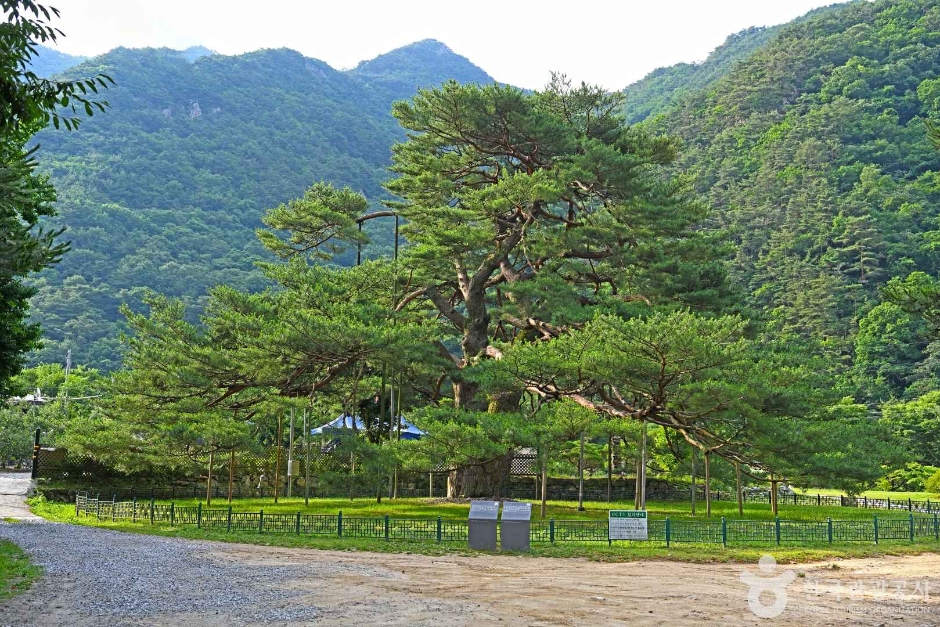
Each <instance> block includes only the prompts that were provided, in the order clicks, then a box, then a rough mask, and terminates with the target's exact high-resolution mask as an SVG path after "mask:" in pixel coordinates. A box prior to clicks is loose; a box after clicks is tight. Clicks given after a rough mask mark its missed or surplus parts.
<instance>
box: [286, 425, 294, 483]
mask: <svg viewBox="0 0 940 627" xmlns="http://www.w3.org/2000/svg"><path fill="white" fill-rule="evenodd" d="M287 442H288V444H287V446H288V449H287V498H290V497H291V496H293V494H294V466H293V464H294V408H293V407H291V408H290V428H289V433H288V434H287Z"/></svg>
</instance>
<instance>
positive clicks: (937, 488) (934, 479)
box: [924, 470, 940, 494]
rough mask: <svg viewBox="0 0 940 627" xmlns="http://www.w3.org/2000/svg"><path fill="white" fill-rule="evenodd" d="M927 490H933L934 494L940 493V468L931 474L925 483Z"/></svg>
mask: <svg viewBox="0 0 940 627" xmlns="http://www.w3.org/2000/svg"><path fill="white" fill-rule="evenodd" d="M924 487H925V489H926V490H927V492H933V493H934V494H940V470H938V471H937V472H935V473H933V474H932V475H930V477H929V478H928V479H927V481H926V483H925V484H924Z"/></svg>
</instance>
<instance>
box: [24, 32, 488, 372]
mask: <svg viewBox="0 0 940 627" xmlns="http://www.w3.org/2000/svg"><path fill="white" fill-rule="evenodd" d="M45 57H46V52H45V51H42V52H41V53H40V56H39V58H40V59H43V58H45ZM99 72H100V73H104V74H107V75H109V76H111V77H112V78H114V80H115V82H116V83H117V85H116V86H114V87H113V88H112V89H111V90H110V92H109V94H108V100H109V103H110V105H111V107H110V109H109V110H108V112H107V115H98V116H94V117H92V118H90V119H88V120H86V121H85V122H84V123H83V124H82V125H81V127H80V129H79V130H77V131H75V132H73V133H57V132H55V131H54V130H53V129H50V130H48V131H46V132H43V133H40V134H38V135H37V136H36V138H35V140H34V141H35V142H37V143H38V144H39V145H41V147H42V150H41V153H40V156H41V162H42V168H43V171H45V172H47V173H48V174H49V175H50V177H51V180H52V182H53V183H54V184H55V186H56V189H57V190H58V197H59V201H58V203H57V208H58V212H59V217H58V218H57V220H56V223H57V224H62V225H65V226H67V227H68V239H69V240H71V242H72V250H71V253H70V254H69V255H68V256H67V257H66V258H65V259H63V261H62V262H61V263H60V264H59V265H57V266H55V267H53V268H50V269H49V270H47V271H46V272H45V273H43V274H42V275H41V276H40V278H39V279H38V280H37V281H36V286H37V287H38V289H39V292H38V294H37V295H36V296H35V298H34V299H33V309H32V311H33V316H34V319H35V320H36V321H38V322H40V323H41V324H42V326H43V329H44V332H45V338H46V339H45V346H44V348H43V349H41V350H40V351H39V352H38V353H36V354H35V355H34V361H36V362H43V361H59V362H61V361H62V360H63V359H64V356H65V352H66V350H67V349H69V348H71V349H72V351H73V355H74V356H75V359H76V360H78V361H80V362H81V363H84V364H88V365H92V366H95V367H98V368H103V369H113V368H116V367H117V366H118V365H119V363H120V357H119V354H120V348H119V340H118V335H119V333H120V329H121V327H120V326H119V325H120V322H119V321H120V320H121V319H122V316H121V315H120V314H119V312H118V308H119V306H120V305H121V303H122V302H131V303H135V302H139V298H138V296H139V293H140V290H141V289H142V288H148V289H153V290H157V291H159V292H163V293H167V294H171V295H174V296H181V297H185V298H186V299H187V302H190V303H194V304H195V303H198V302H200V299H203V298H204V297H205V296H206V294H207V293H208V290H209V289H210V288H211V287H214V286H215V285H218V284H222V283H226V284H229V285H233V286H237V287H243V288H246V289H254V290H258V289H261V288H262V287H263V286H264V285H265V282H264V280H263V278H262V277H261V275H260V273H258V272H257V271H256V269H255V267H254V263H255V260H256V259H257V258H258V257H259V256H260V255H261V254H262V249H261V248H260V246H259V245H258V243H257V240H256V238H255V236H254V231H255V229H256V228H258V227H259V226H261V221H260V219H261V215H262V213H263V211H264V209H265V208H267V207H270V206H273V205H276V204H278V203H280V202H285V201H287V200H288V199H290V198H292V197H295V196H297V195H299V194H300V193H301V192H302V191H303V190H304V189H305V188H306V187H307V186H308V185H309V184H310V183H311V181H315V180H319V179H325V180H330V181H333V182H335V183H336V184H338V185H349V186H350V187H352V188H353V189H355V190H358V191H361V192H363V193H364V194H366V195H367V197H369V198H370V199H371V200H372V201H373V202H374V203H375V202H378V200H379V199H380V198H382V197H383V194H384V192H383V190H382V187H381V184H382V182H383V181H384V180H385V178H386V177H387V173H386V171H385V168H386V166H387V165H388V163H389V159H390V155H391V145H392V144H393V143H394V142H395V141H397V140H399V139H401V137H402V132H401V130H400V128H399V127H398V125H397V124H396V122H395V120H394V119H393V118H392V116H391V113H390V111H391V105H392V102H394V101H395V100H397V99H400V98H404V97H407V96H409V95H411V94H414V92H415V91H416V90H417V88H418V87H424V86H432V85H437V84H440V83H442V82H443V81H445V80H448V79H451V78H453V79H457V80H460V81H463V82H481V83H485V82H492V79H490V78H489V77H488V76H487V75H486V74H485V73H484V72H483V71H482V70H480V69H479V68H477V67H476V66H474V65H473V64H471V63H470V62H469V61H467V60H466V59H464V58H463V57H460V56H458V55H456V54H454V53H453V52H451V51H450V50H449V49H448V48H447V47H446V46H444V45H443V44H441V43H439V42H434V41H423V42H419V43H416V44H412V45H410V46H406V47H405V48H401V49H399V50H395V51H393V52H391V53H389V54H387V55H384V56H382V57H379V58H376V59H373V60H371V61H367V62H363V63H361V64H360V65H359V66H358V67H356V68H354V69H352V70H350V71H345V72H340V71H337V70H334V69H333V68H331V67H329V66H328V65H326V64H325V63H323V62H320V61H317V60H314V59H307V58H305V57H303V56H301V55H300V54H299V53H297V52H293V51H290V50H263V51H259V52H255V53H251V54H246V55H241V56H237V57H225V56H218V55H211V54H210V51H208V50H205V49H195V48H194V49H189V50H186V51H182V52H178V51H173V50H166V49H162V50H156V49H148V50H127V49H117V50H114V51H112V52H109V53H108V54H105V55H103V56H101V57H97V58H95V59H92V60H89V61H87V62H86V63H84V64H81V65H79V66H77V67H75V68H73V69H71V70H70V71H69V72H66V76H80V75H85V74H89V73H91V74H95V73H99ZM370 228H372V229H373V230H378V231H379V232H380V234H382V237H380V238H379V239H380V240H381V241H382V242H383V246H374V247H371V248H370V249H369V251H368V254H370V255H378V254H381V253H383V252H387V251H388V250H389V248H388V247H389V246H390V238H389V237H388V232H389V231H390V229H391V228H392V226H391V225H390V224H387V223H381V221H379V222H378V223H377V224H375V225H370ZM350 260H351V259H350V258H349V257H347V258H345V262H349V261H350Z"/></svg>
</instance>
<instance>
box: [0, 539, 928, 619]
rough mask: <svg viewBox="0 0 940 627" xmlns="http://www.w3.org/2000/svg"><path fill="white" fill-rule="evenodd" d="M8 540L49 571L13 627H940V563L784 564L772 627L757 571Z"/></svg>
mask: <svg viewBox="0 0 940 627" xmlns="http://www.w3.org/2000/svg"><path fill="white" fill-rule="evenodd" d="M0 538H8V539H11V540H13V541H14V542H16V543H17V544H19V545H20V546H22V547H23V548H24V549H26V550H27V551H28V552H29V553H31V554H32V555H33V556H34V558H35V559H36V561H37V562H39V563H41V564H42V565H43V566H44V567H45V569H46V574H45V576H44V577H43V578H42V579H41V580H40V581H39V582H38V583H37V584H36V586H35V587H34V588H33V589H32V590H30V591H29V592H27V593H26V594H24V595H22V596H20V597H17V598H16V599H13V600H12V601H8V602H6V603H5V604H3V603H0V625H66V624H67V625H100V624H102V623H107V624H108V625H109V626H110V627H114V626H118V625H156V626H169V625H182V624H185V625H206V626H212V627H216V626H222V625H255V624H266V625H307V624H310V625H329V626H331V625H435V626H441V625H505V624H512V625H531V626H540V625H579V626H580V625H628V624H629V625H689V624H692V623H706V624H716V625H717V624H720V625H766V624H770V623H771V622H772V623H773V624H774V625H801V626H802V625H871V626H878V625H884V626H893V625H923V626H926V625H934V626H940V555H922V556H913V557H897V558H894V557H887V558H884V559H877V560H875V559H862V560H845V561H839V562H835V564H836V565H837V566H838V567H837V568H835V569H834V568H831V567H830V565H829V564H814V565H803V566H799V567H792V566H785V565H781V566H778V567H777V568H776V570H774V571H773V572H772V573H769V574H770V575H773V576H783V577H784V579H783V580H782V583H781V585H780V586H779V587H778V591H785V592H786V595H787V598H786V601H787V602H786V605H785V609H783V613H782V614H781V615H780V616H779V617H776V618H774V619H773V620H772V621H770V620H768V619H761V618H758V617H757V616H756V615H755V614H754V613H753V612H752V610H751V609H750V608H749V603H748V590H749V587H748V586H747V585H745V584H744V583H742V581H741V573H742V571H743V570H748V571H750V573H751V574H752V575H753V576H759V575H764V576H766V575H767V574H768V573H762V572H760V571H759V568H758V566H757V565H754V564H751V565H747V566H741V565H734V564H717V565H710V564H704V565H702V564H683V563H677V562H666V561H648V562H634V563H628V564H606V563H596V562H590V561H586V560H582V559H548V558H525V557H511V556H480V557H460V556H454V557H428V556H422V555H411V554H376V553H357V552H338V551H317V550H301V549H282V548H273V547H261V546H250V545H235V544H224V543H215V542H201V541H191V540H185V539H179V538H161V537H149V536H143V535H137V534H128V533H120V532H114V531H108V530H103V529H94V528H86V527H74V526H68V525H59V524H54V523H46V524H25V523H18V524H9V523H0ZM788 573H792V574H788ZM925 586H926V587H925ZM773 600H774V597H773V596H772V595H769V594H768V595H765V596H764V597H762V601H763V602H764V603H765V604H766V605H770V604H771V603H772V602H773ZM758 610H759V611H764V610H762V609H761V607H759V606H758Z"/></svg>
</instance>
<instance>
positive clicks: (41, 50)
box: [29, 46, 88, 78]
mask: <svg viewBox="0 0 940 627" xmlns="http://www.w3.org/2000/svg"><path fill="white" fill-rule="evenodd" d="M36 53H37V54H36V56H35V57H33V60H32V61H31V62H30V64H29V67H30V69H31V70H32V71H33V72H35V73H36V75H38V76H41V77H42V78H49V77H50V76H53V75H55V74H61V73H62V72H64V71H65V70H67V69H69V68H70V67H74V66H76V65H78V64H79V63H81V62H83V61H85V60H86V59H87V58H88V57H80V56H76V55H73V54H66V53H64V52H59V51H58V50H56V49H55V48H48V47H46V46H36Z"/></svg>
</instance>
